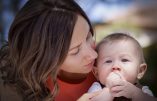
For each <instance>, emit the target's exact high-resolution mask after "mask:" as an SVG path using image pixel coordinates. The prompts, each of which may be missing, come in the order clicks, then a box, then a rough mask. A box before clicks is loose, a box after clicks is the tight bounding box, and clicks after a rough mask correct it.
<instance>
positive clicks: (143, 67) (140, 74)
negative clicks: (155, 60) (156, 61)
mask: <svg viewBox="0 0 157 101" xmlns="http://www.w3.org/2000/svg"><path fill="white" fill-rule="evenodd" d="M146 70H147V64H145V63H143V64H141V65H140V67H139V71H138V75H137V78H138V79H139V80H140V79H141V78H142V77H143V76H144V74H145V72H146Z"/></svg>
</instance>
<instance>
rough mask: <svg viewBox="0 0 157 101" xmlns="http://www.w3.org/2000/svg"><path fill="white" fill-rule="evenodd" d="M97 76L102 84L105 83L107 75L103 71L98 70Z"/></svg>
mask: <svg viewBox="0 0 157 101" xmlns="http://www.w3.org/2000/svg"><path fill="white" fill-rule="evenodd" d="M98 77H99V81H100V83H101V84H103V85H106V78H107V75H106V74H105V73H102V72H100V73H99V74H98Z"/></svg>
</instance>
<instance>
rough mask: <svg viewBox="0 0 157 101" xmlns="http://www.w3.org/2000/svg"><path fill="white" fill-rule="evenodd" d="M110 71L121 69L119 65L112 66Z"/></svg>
mask: <svg viewBox="0 0 157 101" xmlns="http://www.w3.org/2000/svg"><path fill="white" fill-rule="evenodd" d="M112 71H121V69H120V67H119V66H113V67H112Z"/></svg>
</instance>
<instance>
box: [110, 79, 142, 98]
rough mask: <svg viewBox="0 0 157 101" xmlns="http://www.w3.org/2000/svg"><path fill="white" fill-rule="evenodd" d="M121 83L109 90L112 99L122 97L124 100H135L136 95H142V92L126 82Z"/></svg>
mask: <svg viewBox="0 0 157 101" xmlns="http://www.w3.org/2000/svg"><path fill="white" fill-rule="evenodd" d="M122 82H123V83H121V84H119V85H117V86H114V87H112V88H111V89H110V91H111V93H112V96H113V97H121V96H124V97H126V98H132V99H133V98H135V97H136V96H137V95H138V94H137V93H142V90H141V89H139V88H137V87H136V86H135V85H133V84H131V83H130V82H127V81H122Z"/></svg>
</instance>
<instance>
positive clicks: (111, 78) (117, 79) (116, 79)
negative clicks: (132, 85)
mask: <svg viewBox="0 0 157 101" xmlns="http://www.w3.org/2000/svg"><path fill="white" fill-rule="evenodd" d="M106 81H107V82H106V87H108V88H112V87H114V86H117V85H119V84H120V83H121V81H122V80H121V76H120V75H119V74H118V73H116V72H111V73H110V74H109V75H108V77H107V80H106Z"/></svg>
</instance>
